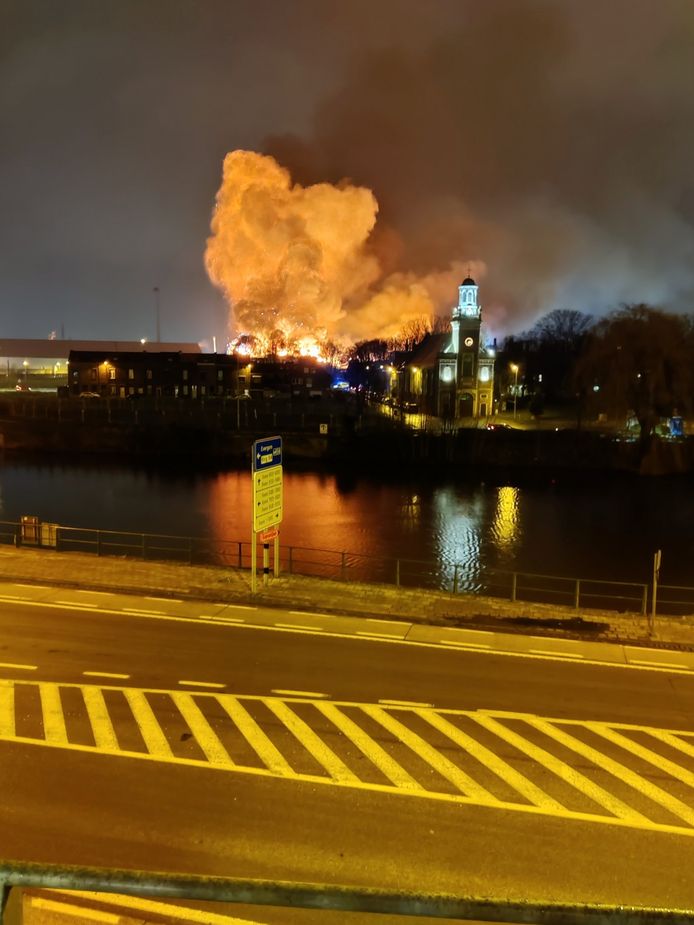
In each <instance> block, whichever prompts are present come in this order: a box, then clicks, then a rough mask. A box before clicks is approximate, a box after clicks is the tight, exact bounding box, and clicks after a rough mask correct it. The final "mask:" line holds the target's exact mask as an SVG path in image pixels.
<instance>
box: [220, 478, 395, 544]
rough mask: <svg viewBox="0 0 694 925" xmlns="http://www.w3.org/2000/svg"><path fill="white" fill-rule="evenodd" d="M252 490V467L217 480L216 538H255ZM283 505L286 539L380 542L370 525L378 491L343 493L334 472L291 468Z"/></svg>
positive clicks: (294, 541) (285, 541)
mask: <svg viewBox="0 0 694 925" xmlns="http://www.w3.org/2000/svg"><path fill="white" fill-rule="evenodd" d="M251 494H252V484H251V474H250V471H248V472H225V473H220V474H219V475H218V476H217V477H216V478H215V479H214V480H213V481H212V482H211V484H210V494H209V512H208V516H209V521H210V529H211V533H212V536H213V537H214V539H215V540H217V541H221V540H244V541H246V540H250V537H251V530H252V526H251ZM375 494H378V491H376V492H375ZM283 509H284V516H283V521H282V524H280V542H281V543H282V544H283V545H291V546H308V547H313V548H317V549H338V550H346V551H347V552H358V553H362V554H364V553H368V552H370V551H372V549H373V548H376V547H377V546H378V540H377V538H376V537H375V536H373V535H372V532H371V531H369V530H368V528H367V529H365V525H366V524H367V523H368V520H369V516H370V515H372V514H373V498H372V492H369V491H368V490H364V489H363V488H360V491H359V492H358V493H357V492H355V493H348V494H345V493H341V492H340V491H339V490H338V487H337V485H336V479H335V477H334V476H332V475H324V474H322V473H307V472H302V473H289V472H287V471H286V470H285V472H284V476H283Z"/></svg>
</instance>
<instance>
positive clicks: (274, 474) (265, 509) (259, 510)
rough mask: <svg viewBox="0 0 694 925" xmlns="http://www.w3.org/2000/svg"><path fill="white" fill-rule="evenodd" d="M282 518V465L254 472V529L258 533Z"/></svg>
mask: <svg viewBox="0 0 694 925" xmlns="http://www.w3.org/2000/svg"><path fill="white" fill-rule="evenodd" d="M281 520H282V466H272V467H271V468H270V469H261V470H260V471H259V472H254V473H253V529H254V530H255V532H256V533H259V532H260V531H261V530H267V528H268V527H274V526H275V525H276V524H278V523H280V522H281Z"/></svg>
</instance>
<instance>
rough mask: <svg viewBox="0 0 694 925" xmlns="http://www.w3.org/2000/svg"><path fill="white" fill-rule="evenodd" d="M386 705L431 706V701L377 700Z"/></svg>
mask: <svg viewBox="0 0 694 925" xmlns="http://www.w3.org/2000/svg"><path fill="white" fill-rule="evenodd" d="M378 702H379V703H382V704H383V706H386V707H431V706H433V704H431V703H417V701H416V700H379V701H378Z"/></svg>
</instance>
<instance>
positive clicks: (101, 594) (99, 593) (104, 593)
mask: <svg viewBox="0 0 694 925" xmlns="http://www.w3.org/2000/svg"><path fill="white" fill-rule="evenodd" d="M46 590H47V591H48V590H49V589H48V588H46ZM72 593H73V594H93V595H95V596H96V597H115V594H113V592H112V591H85V590H83V589H81V588H75V590H74V591H73V592H72Z"/></svg>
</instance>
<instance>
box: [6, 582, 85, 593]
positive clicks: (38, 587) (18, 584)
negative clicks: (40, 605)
mask: <svg viewBox="0 0 694 925" xmlns="http://www.w3.org/2000/svg"><path fill="white" fill-rule="evenodd" d="M14 587H15V588H29V590H30V591H52V590H53V588H49V587H48V585H23V584H21V582H19V581H15V582H14ZM76 593H77V594H86V593H87V592H86V591H77V592H76Z"/></svg>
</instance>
